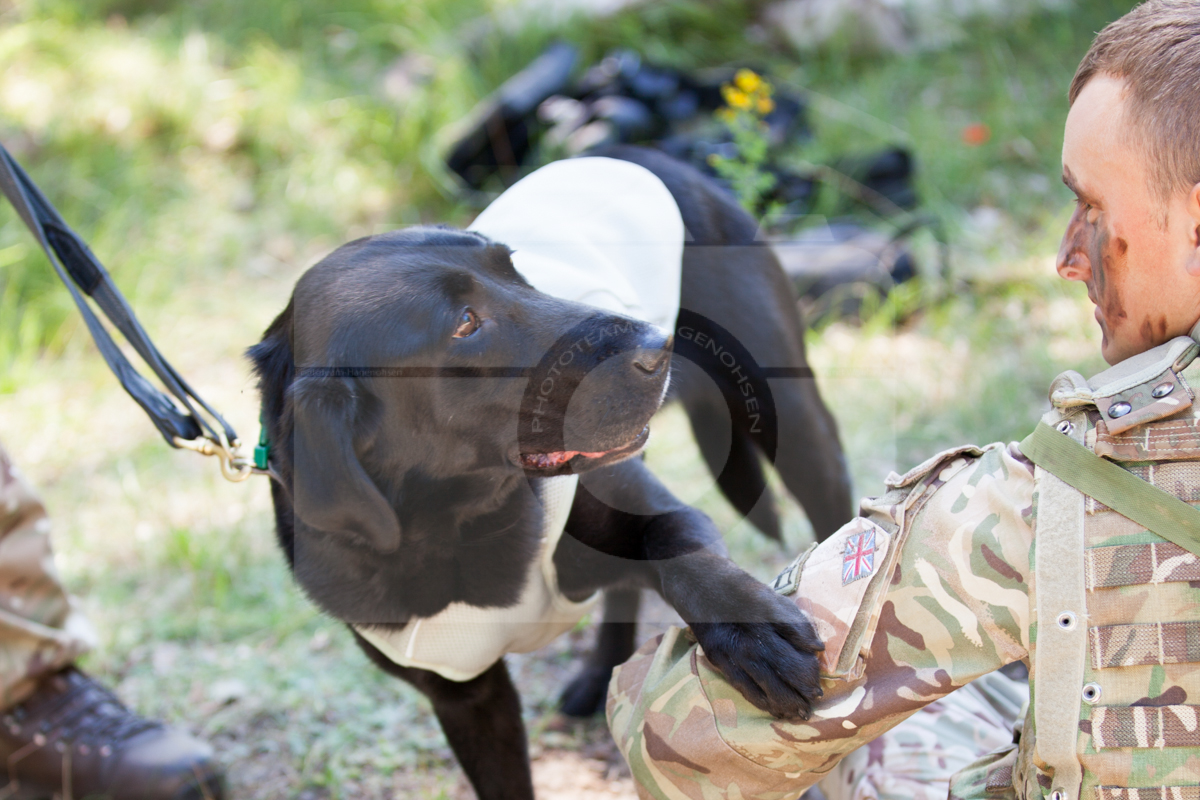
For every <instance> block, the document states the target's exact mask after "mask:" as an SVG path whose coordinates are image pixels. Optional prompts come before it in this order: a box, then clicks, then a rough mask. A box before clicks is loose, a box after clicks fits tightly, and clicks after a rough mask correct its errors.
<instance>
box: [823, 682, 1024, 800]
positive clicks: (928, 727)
mask: <svg viewBox="0 0 1200 800" xmlns="http://www.w3.org/2000/svg"><path fill="white" fill-rule="evenodd" d="M1028 701H1029V684H1028V683H1025V682H1024V681H1015V680H1013V679H1011V678H1009V677H1007V676H1006V675H1004V674H1003V673H1001V672H993V673H991V674H990V675H984V676H983V677H982V678H978V679H976V680H974V681H972V682H971V683H969V684H967V685H966V686H964V687H963V688H961V689H959V690H958V691H956V692H954V693H953V694H950V695H947V696H946V697H944V698H942V699H941V700H937V701H935V702H933V703H930V704H929V705H927V706H925V707H924V708H922V709H921V710H920V711H918V712H917V713H916V714H914V715H912V716H911V717H909V718H908V719H906V720H905V721H904V722H901V723H900V724H899V725H897V726H896V727H895V728H892V729H891V730H890V731H888V732H887V733H885V734H883V735H882V736H880V737H879V738H878V739H876V740H875V741H873V742H871V743H870V744H867V745H865V746H864V747H860V748H859V749H858V750H855V751H854V752H853V753H851V754H850V755H848V756H846V757H845V758H844V759H842V760H841V761H840V762H839V763H838V765H837V766H836V767H834V768H833V771H831V772H830V773H829V775H827V776H826V777H825V778H824V779H823V780H822V781H821V791H822V792H824V794H825V797H826V798H827V799H828V800H946V795H947V793H948V791H949V789H950V778H951V776H953V775H954V773H956V772H958V771H959V770H960V769H963V768H965V767H967V766H969V765H970V764H972V763H974V762H975V761H977V760H978V759H980V758H982V757H983V756H985V755H987V754H988V753H990V752H992V751H993V750H996V749H998V748H1000V747H1003V746H1005V745H1009V744H1012V740H1013V726H1014V725H1015V724H1016V723H1017V721H1018V720H1019V719H1021V715H1022V714H1023V713H1024V708H1023V706H1024V704H1025V703H1027V702H1028Z"/></svg>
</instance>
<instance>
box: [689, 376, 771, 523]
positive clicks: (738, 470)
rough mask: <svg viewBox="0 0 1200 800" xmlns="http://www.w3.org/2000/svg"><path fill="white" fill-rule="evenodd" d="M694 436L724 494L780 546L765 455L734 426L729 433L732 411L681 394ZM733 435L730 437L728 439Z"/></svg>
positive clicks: (748, 435) (744, 433)
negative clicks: (729, 420) (764, 467)
mask: <svg viewBox="0 0 1200 800" xmlns="http://www.w3.org/2000/svg"><path fill="white" fill-rule="evenodd" d="M680 398H681V399H682V401H683V405H684V407H685V408H686V409H687V415H688V421H689V422H691V424H692V433H693V435H695V437H696V444H698V445H699V446H700V453H701V455H703V456H704V462H705V463H706V464H707V465H708V470H709V472H711V473H712V474H713V475H716V476H717V486H718V487H720V489H721V493H722V494H724V495H725V497H726V498H727V499H728V500H729V502H730V503H732V504H733V507H734V508H736V509H737V511H738V513H739V514H741V515H742V516H743V517H744V518H746V519H748V520H750V524H752V525H753V526H754V527H756V528H758V529H759V530H760V531H762V532H763V533H764V534H765V535H766V536H768V537H770V538H771V539H774V540H775V541H777V542H780V541H783V530H782V527H781V525H780V522H779V514H778V512H777V511H776V508H775V501H774V498H773V497H772V494H771V492H770V491H769V490H768V489H767V477H766V474H765V473H764V472H763V468H762V455H761V453H760V451H759V449H758V447H757V446H756V445H755V443H754V440H753V439H752V438H751V437H750V434H749V433H746V432H745V431H742V430H739V429H738V427H737V426H733V430H732V431H729V429H730V427H731V426H730V424H729V422H728V419H729V411H728V409H727V408H726V407H725V405H724V404H721V405H720V406H714V405H713V404H712V403H711V402H710V401H709V399H707V398H704V397H700V396H698V393H695V392H681V393H680ZM726 431H729V433H730V435H729V436H728V437H727V436H726V435H725V433H726Z"/></svg>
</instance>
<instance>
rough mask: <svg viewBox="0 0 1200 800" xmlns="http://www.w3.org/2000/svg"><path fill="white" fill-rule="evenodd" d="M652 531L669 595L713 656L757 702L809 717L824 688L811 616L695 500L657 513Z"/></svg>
mask: <svg viewBox="0 0 1200 800" xmlns="http://www.w3.org/2000/svg"><path fill="white" fill-rule="evenodd" d="M650 528H651V530H649V531H647V533H646V538H645V545H646V555H647V557H648V558H649V559H650V562H651V563H652V564H653V565H654V568H655V571H656V572H657V574H658V578H659V582H660V585H661V587H662V595H663V597H664V598H665V599H666V600H667V602H669V603H670V604H671V605H672V606H673V607H674V608H675V610H676V611H678V612H679V615H680V616H681V617H683V619H684V620H685V621H686V622H687V623H688V625H689V627H690V628H691V630H692V633H693V634H694V635H695V637H696V641H697V642H699V643H700V646H701V647H702V648H704V654H705V656H707V657H708V660H709V661H711V662H712V663H713V665H714V666H716V668H717V669H719V670H720V671H721V672H722V673H723V674H724V675H725V677H726V678H727V679H728V680H729V682H730V683H732V684H733V685H734V686H735V687H736V688H737V689H738V691H740V692H741V693H742V694H743V695H744V696H745V697H746V699H747V700H749V701H750V702H751V703H753V704H754V705H756V706H758V707H759V708H761V709H763V710H764V711H768V712H770V713H771V714H773V715H775V716H776V717H780V718H782V719H793V720H794V719H806V718H807V717H808V714H809V712H810V710H811V709H812V705H813V703H814V702H815V701H816V699H817V698H818V697H820V696H821V683H820V676H819V670H818V666H817V657H816V653H817V652H819V651H820V650H822V649H823V645H822V644H821V640H820V639H819V638H818V637H817V634H816V631H815V630H814V629H813V626H812V623H810V622H809V620H808V618H807V617H805V616H804V614H803V613H801V612H800V611H799V610H798V609H797V608H796V606H795V605H794V604H793V603H792V602H790V601H789V600H788V599H787V598H784V597H782V596H780V595H778V594H776V593H775V592H774V591H772V590H771V588H770V587H768V586H766V585H764V584H762V583H760V582H759V581H757V580H755V579H754V578H753V577H751V576H750V575H749V574H747V573H746V572H744V571H743V570H741V569H740V568H739V567H738V566H737V565H736V564H734V563H733V562H732V561H730V560H729V558H728V557H727V556H726V555H725V546H724V542H722V541H721V538H720V533H719V531H717V529H716V526H715V525H713V523H712V521H711V520H710V519H709V518H708V517H707V516H705V515H704V514H703V513H701V512H699V511H697V510H695V509H693V508H689V507H684V508H682V509H679V510H676V511H673V512H670V513H668V514H664V515H661V516H659V517H657V518H656V519H654V521H653V522H652V523H651V525H650Z"/></svg>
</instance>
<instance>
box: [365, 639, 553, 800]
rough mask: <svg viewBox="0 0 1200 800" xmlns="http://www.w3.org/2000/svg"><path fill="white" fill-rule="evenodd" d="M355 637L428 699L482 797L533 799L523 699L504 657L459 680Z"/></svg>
mask: <svg viewBox="0 0 1200 800" xmlns="http://www.w3.org/2000/svg"><path fill="white" fill-rule="evenodd" d="M354 638H355V639H356V640H357V641H358V645H359V647H361V648H362V649H363V651H364V652H365V653H366V654H367V656H368V657H369V658H370V659H371V660H372V661H373V662H375V664H376V665H377V666H378V667H380V668H381V669H382V670H384V671H385V672H388V673H390V674H392V675H394V676H396V677H397V678H402V679H403V680H406V681H408V682H409V683H411V684H412V685H413V686H415V687H417V689H419V690H420V691H421V693H422V694H424V695H425V696H426V697H428V698H429V700H430V702H431V703H432V704H433V712H434V714H436V715H437V718H438V722H439V723H440V724H441V726H442V732H443V733H445V735H446V740H447V741H448V742H449V743H450V749H451V750H453V751H454V756H455V758H457V759H458V763H459V765H460V766H461V767H462V769H463V772H465V773H466V775H467V779H468V780H469V781H470V782H471V786H472V787H473V788H474V789H475V794H476V795H477V796H478V798H479V800H533V777H532V776H531V774H530V771H529V743H528V739H527V737H526V733H525V723H524V722H522V720H521V698H520V697H519V696H518V695H517V690H516V687H514V686H513V683H512V679H511V678H510V677H509V675H508V668H507V667H506V666H505V665H504V660H503V659H501V660H500V661H497V662H496V663H495V664H493V665H492V666H490V667H489V668H488V669H487V671H486V672H484V673H483V674H482V675H480V676H479V677H477V678H474V679H472V680H469V681H462V682H458V681H451V680H447V679H446V678H443V677H442V676H441V675H438V674H437V673H434V672H429V671H428V670H423V669H413V668H410V667H402V666H400V665H398V664H396V663H395V662H393V661H391V660H390V659H388V658H387V656H385V655H383V654H382V653H380V652H379V651H378V650H377V649H376V648H375V647H373V646H372V645H371V644H370V643H369V642H367V641H366V640H365V639H363V638H362V637H361V636H359V635H358V634H357V633H355V634H354Z"/></svg>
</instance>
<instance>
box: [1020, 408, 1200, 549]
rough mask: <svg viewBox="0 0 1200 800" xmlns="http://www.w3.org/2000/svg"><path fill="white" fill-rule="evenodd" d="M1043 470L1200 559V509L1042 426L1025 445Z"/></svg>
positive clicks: (1026, 449)
mask: <svg viewBox="0 0 1200 800" xmlns="http://www.w3.org/2000/svg"><path fill="white" fill-rule="evenodd" d="M1020 447H1021V452H1023V453H1024V454H1025V455H1026V456H1028V457H1029V460H1030V461H1032V462H1033V463H1034V464H1037V465H1038V466H1039V467H1041V468H1042V469H1044V470H1046V471H1047V472H1049V473H1051V474H1052V475H1054V476H1056V477H1057V478H1059V479H1060V480H1062V481H1063V482H1064V483H1067V484H1069V485H1071V486H1072V487H1074V488H1076V489H1078V490H1079V491H1081V492H1083V493H1084V494H1086V495H1088V496H1089V497H1093V498H1095V499H1096V500H1099V501H1100V502H1101V503H1103V504H1104V505H1106V506H1108V507H1109V508H1111V509H1113V510H1114V511H1116V512H1117V513H1118V514H1121V515H1123V516H1126V517H1128V518H1129V519H1131V520H1133V521H1134V522H1136V523H1138V524H1139V525H1141V526H1143V527H1145V528H1146V529H1147V530H1149V531H1153V532H1154V533H1156V534H1158V535H1159V536H1161V537H1163V538H1164V539H1167V540H1169V541H1171V542H1174V543H1175V544H1177V545H1179V546H1180V547H1182V548H1184V549H1185V550H1187V551H1189V552H1192V553H1195V554H1197V555H1200V509H1198V508H1196V507H1195V506H1192V505H1189V504H1188V503H1185V502H1184V501H1183V500H1180V499H1179V498H1178V497H1176V496H1175V495H1173V494H1170V493H1168V492H1165V491H1163V490H1162V489H1159V488H1158V487H1157V486H1154V485H1153V484H1150V483H1147V482H1146V481H1144V480H1142V479H1141V478H1139V477H1137V476H1136V475H1134V474H1133V473H1131V472H1129V471H1127V470H1124V469H1122V468H1121V467H1119V466H1117V465H1116V464H1114V463H1112V462H1111V461H1107V460H1105V459H1103V458H1101V457H1100V456H1098V455H1096V454H1095V453H1093V452H1092V451H1091V450H1089V449H1087V448H1086V447H1084V446H1083V445H1081V444H1079V443H1078V442H1076V441H1074V440H1073V439H1071V438H1070V437H1068V436H1064V435H1062V434H1060V433H1058V432H1057V431H1055V430H1054V429H1053V428H1051V427H1050V426H1049V425H1047V424H1046V423H1044V422H1039V423H1038V426H1037V427H1036V428H1035V429H1034V431H1033V433H1031V434H1030V435H1029V436H1028V437H1026V438H1025V440H1024V441H1022V442H1021V444H1020Z"/></svg>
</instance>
